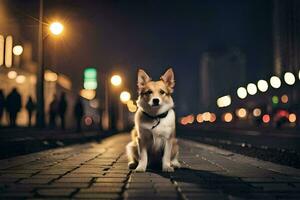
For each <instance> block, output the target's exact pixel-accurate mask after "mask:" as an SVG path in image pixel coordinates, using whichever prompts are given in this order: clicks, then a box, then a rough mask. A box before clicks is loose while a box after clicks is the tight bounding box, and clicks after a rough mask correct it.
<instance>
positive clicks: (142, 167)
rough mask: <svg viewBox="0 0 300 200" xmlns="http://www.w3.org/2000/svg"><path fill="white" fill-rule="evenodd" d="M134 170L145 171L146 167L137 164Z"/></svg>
mask: <svg viewBox="0 0 300 200" xmlns="http://www.w3.org/2000/svg"><path fill="white" fill-rule="evenodd" d="M134 171H135V172H145V171H146V167H144V166H140V165H139V166H137V168H136V169H135V170H134Z"/></svg>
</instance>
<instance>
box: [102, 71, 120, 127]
mask: <svg viewBox="0 0 300 200" xmlns="http://www.w3.org/2000/svg"><path fill="white" fill-rule="evenodd" d="M106 77H107V79H106V81H105V102H104V107H105V108H104V112H103V116H102V127H103V129H104V130H108V129H109V128H112V129H115V128H116V119H115V118H116V109H114V108H115V107H114V103H116V101H114V100H115V98H113V97H112V96H111V98H110V95H109V93H110V88H111V87H110V85H111V86H113V87H115V88H118V87H120V86H121V84H122V78H121V76H120V75H118V74H114V75H112V76H111V77H110V78H109V76H106ZM110 101H112V104H111V105H110V104H109V102H110ZM110 108H112V109H110ZM110 111H112V113H110ZM110 119H111V120H110Z"/></svg>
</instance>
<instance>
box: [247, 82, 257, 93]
mask: <svg viewBox="0 0 300 200" xmlns="http://www.w3.org/2000/svg"><path fill="white" fill-rule="evenodd" d="M247 92H248V93H249V94H250V95H255V94H256V93H257V87H256V85H255V84H254V83H249V84H248V85H247Z"/></svg>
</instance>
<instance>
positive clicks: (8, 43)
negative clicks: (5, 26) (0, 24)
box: [5, 35, 13, 67]
mask: <svg viewBox="0 0 300 200" xmlns="http://www.w3.org/2000/svg"><path fill="white" fill-rule="evenodd" d="M12 49H13V37H12V36H11V35H9V36H7V37H6V39H5V66H6V67H11V66H12Z"/></svg>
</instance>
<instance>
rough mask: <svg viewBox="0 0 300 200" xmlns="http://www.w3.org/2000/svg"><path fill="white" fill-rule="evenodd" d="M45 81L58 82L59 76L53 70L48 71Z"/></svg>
mask: <svg viewBox="0 0 300 200" xmlns="http://www.w3.org/2000/svg"><path fill="white" fill-rule="evenodd" d="M44 78H45V81H49V82H55V81H57V74H56V73H55V72H53V71H51V70H46V71H45V74H44Z"/></svg>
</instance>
